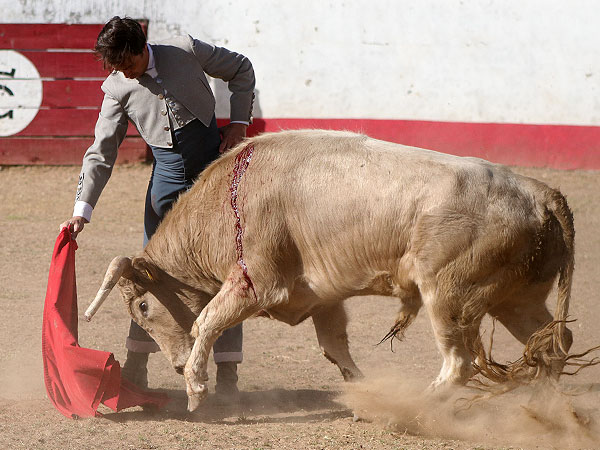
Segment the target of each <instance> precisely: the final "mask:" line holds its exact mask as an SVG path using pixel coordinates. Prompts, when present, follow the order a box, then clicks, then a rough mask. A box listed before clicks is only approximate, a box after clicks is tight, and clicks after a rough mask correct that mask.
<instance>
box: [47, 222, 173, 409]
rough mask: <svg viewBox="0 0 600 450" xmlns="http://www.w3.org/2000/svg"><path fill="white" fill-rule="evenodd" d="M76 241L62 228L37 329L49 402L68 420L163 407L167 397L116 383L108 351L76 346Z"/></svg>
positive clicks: (118, 371) (115, 365) (115, 370)
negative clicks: (108, 410)
mask: <svg viewBox="0 0 600 450" xmlns="http://www.w3.org/2000/svg"><path fill="white" fill-rule="evenodd" d="M76 249H77V242H75V240H74V239H72V238H71V233H70V232H69V231H68V230H67V229H66V228H63V229H62V230H61V232H60V234H59V235H58V238H57V239H56V244H55V246H54V253H53V254H52V261H51V263H50V274H49V276H48V290H47V292H46V302H45V304H44V320H43V324H42V357H43V360H44V382H45V384H46V391H47V392H48V398H50V401H51V402H52V403H53V404H54V406H55V407H56V409H58V411H60V413H61V414H63V415H65V416H66V417H70V418H74V419H76V418H78V417H92V416H95V417H100V416H102V414H101V413H99V412H98V411H97V409H98V405H99V404H100V403H104V404H105V405H106V406H108V407H109V408H111V409H112V410H113V411H120V410H122V409H125V408H129V407H132V406H140V405H141V406H154V407H158V408H160V407H162V406H164V405H165V404H166V403H167V402H168V401H169V398H168V397H167V395H166V394H163V393H157V392H149V391H145V390H143V389H140V388H138V387H137V386H136V385H134V384H132V383H130V382H129V381H127V380H125V379H121V366H120V365H119V363H118V361H116V360H115V358H114V356H113V354H112V353H110V352H103V351H99V350H92V349H89V348H82V347H80V346H79V344H78V343H77V339H78V331H77V286H76V283H75V250H76Z"/></svg>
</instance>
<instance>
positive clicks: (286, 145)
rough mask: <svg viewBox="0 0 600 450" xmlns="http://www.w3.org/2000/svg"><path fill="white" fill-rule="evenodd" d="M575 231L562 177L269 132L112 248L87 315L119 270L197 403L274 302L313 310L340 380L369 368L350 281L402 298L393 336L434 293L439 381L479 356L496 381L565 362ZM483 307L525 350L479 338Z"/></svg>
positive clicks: (305, 313)
mask: <svg viewBox="0 0 600 450" xmlns="http://www.w3.org/2000/svg"><path fill="white" fill-rule="evenodd" d="M573 239H574V229H573V219H572V215H571V212H570V210H569V208H568V206H567V203H566V201H565V198H564V197H563V196H562V195H561V194H560V192H558V191H556V190H553V189H551V188H549V187H548V186H546V185H545V184H544V183H541V182H539V181H536V180H534V179H531V178H527V177H524V176H521V175H518V174H515V173H513V172H511V171H510V170H509V169H508V168H506V167H504V166H500V165H495V164H492V163H489V162H487V161H484V160H481V159H476V158H460V157H455V156H450V155H446V154H442V153H437V152H433V151H428V150H422V149H417V148H412V147H406V146H402V145H397V144H392V143H388V142H383V141H378V140H374V139H371V138H369V137H366V136H363V135H356V134H351V133H345V132H331V131H319V130H305V131H289V132H281V133H273V134H265V135H262V136H259V137H256V138H252V139H249V140H247V141H245V142H244V143H243V144H242V145H240V146H238V147H237V148H236V149H235V150H233V151H231V152H230V153H228V154H226V155H224V156H223V157H221V158H220V159H219V160H218V161H216V162H215V163H213V164H212V165H211V166H210V167H209V168H208V169H207V170H206V171H205V172H204V173H203V174H202V175H201V176H200V178H199V179H198V180H197V182H196V184H195V185H194V187H193V188H192V189H191V190H190V191H189V192H188V193H186V194H184V195H182V196H181V198H180V199H179V200H178V201H177V203H176V204H175V205H174V207H173V209H172V210H171V211H170V212H169V213H168V214H167V216H166V217H165V219H164V221H163V222H162V223H161V225H160V226H159V228H158V230H157V232H156V234H155V235H154V236H153V237H152V239H151V240H150V242H149V243H148V245H147V247H146V248H145V249H144V251H143V253H142V254H141V255H140V256H137V257H134V258H132V259H130V258H126V257H117V258H115V259H114V260H113V262H112V263H111V265H110V267H109V270H108V273H107V276H106V278H105V281H104V283H103V285H102V288H101V289H100V292H99V293H98V296H97V298H96V300H95V301H94V303H93V304H92V305H91V306H90V308H89V309H88V311H87V312H86V316H87V317H88V319H89V318H90V317H91V315H92V314H93V313H94V312H95V310H96V309H97V308H98V306H99V305H100V303H101V302H102V301H103V300H104V298H106V296H107V294H108V292H109V291H110V289H111V288H112V287H113V286H114V285H115V284H116V283H117V281H118V285H119V288H120V290H121V294H122V296H123V298H124V300H125V302H126V305H127V308H128V310H129V313H130V315H131V316H132V317H133V319H134V320H135V321H136V322H137V323H138V324H140V325H141V326H142V327H143V328H144V329H145V330H146V331H148V333H149V334H150V335H151V336H152V337H153V338H154V339H155V340H156V341H157V342H158V344H159V345H160V347H161V349H162V350H163V352H164V353H165V354H166V356H167V357H168V358H169V359H170V361H171V364H172V365H173V367H174V368H175V369H176V370H177V371H178V372H179V373H183V374H184V375H185V380H186V385H187V394H188V398H189V402H188V409H190V410H194V409H195V408H197V406H198V404H199V402H200V400H201V399H202V398H203V397H204V396H205V395H206V393H207V385H206V382H207V378H208V377H207V370H206V365H207V358H208V355H209V351H210V349H211V347H212V344H213V342H214V341H215V339H216V338H217V337H218V336H219V335H220V333H221V332H222V331H223V330H225V329H226V328H228V327H231V326H232V325H234V324H237V323H239V322H241V321H243V320H244V319H246V318H248V317H250V316H253V315H257V314H260V313H264V312H266V313H268V314H269V315H270V316H272V317H274V318H276V319H278V320H281V321H284V322H286V323H289V324H291V325H296V324H298V323H300V322H301V321H303V320H304V319H306V318H308V317H311V318H312V320H313V322H314V326H315V330H316V333H317V338H318V341H319V344H320V346H321V348H322V349H323V353H324V354H325V356H326V357H327V358H328V359H330V360H331V361H332V362H334V363H335V364H337V366H338V367H339V369H340V370H341V372H342V374H343V376H344V378H345V379H352V378H354V377H357V376H360V371H359V369H358V368H357V367H356V365H355V364H354V362H353V361H352V358H351V356H350V353H349V351H348V342H347V334H346V315H345V312H344V308H343V304H342V301H343V300H344V299H346V298H348V297H350V296H356V295H367V294H376V295H383V296H392V297H396V298H397V299H398V300H399V302H400V304H401V308H400V312H399V315H398V317H397V320H396V322H395V324H394V326H393V327H392V330H391V331H390V333H389V334H390V335H396V334H398V333H402V332H403V330H404V329H405V328H406V327H407V326H408V325H409V324H410V323H411V322H412V320H413V319H414V318H415V316H416V315H417V313H418V311H419V309H420V308H421V306H425V309H426V310H427V312H428V313H429V317H430V319H431V323H432V326H433V330H434V333H435V338H436V341H437V345H438V347H439V350H440V352H441V354H442V356H443V366H442V369H441V371H440V374H439V376H438V377H437V379H436V380H435V381H434V383H433V386H441V385H446V384H451V383H464V382H466V380H468V379H469V377H470V376H471V375H472V374H473V371H474V364H473V359H474V355H477V367H478V368H479V369H480V370H482V371H483V373H484V374H487V375H488V376H490V377H495V378H500V379H501V380H502V379H508V378H510V377H511V376H514V375H515V374H518V373H520V374H521V375H520V376H527V377H534V376H537V375H539V374H540V373H554V374H555V375H558V374H559V373H560V371H561V369H562V366H563V364H564V362H565V359H566V358H567V352H568V350H569V347H570V345H571V341H572V338H571V332H570V331H569V330H568V329H567V328H566V327H565V320H566V318H567V312H568V305H569V297H570V289H571V280H572V272H573V249H574V247H573ZM557 275H559V281H558V286H559V288H558V302H557V307H556V308H555V313H554V317H553V316H552V315H551V314H550V312H549V311H548V309H547V308H546V305H545V301H546V298H547V296H548V293H549V291H550V290H551V288H552V286H553V283H554V281H555V279H556V277H557ZM486 313H488V314H490V315H491V316H493V317H494V318H496V319H498V320H499V321H500V322H501V323H502V324H504V325H505V326H506V328H508V330H509V331H510V332H511V333H512V334H513V335H514V336H515V337H516V338H517V339H518V340H519V341H521V342H522V343H523V344H527V342H528V340H529V346H527V347H526V356H527V358H525V359H526V360H525V361H522V363H521V364H517V365H515V366H509V367H503V366H497V365H494V364H493V362H491V361H490V360H489V359H488V358H487V356H486V355H485V354H484V353H483V352H482V350H481V348H482V347H481V343H480V337H479V326H480V322H481V319H482V317H483V316H484V315H485V314H486ZM544 327H545V328H544ZM382 328H383V325H382ZM386 328H387V327H386ZM540 330H541V331H540ZM532 336H533V338H532V339H531V340H530V338H531V337H532ZM530 366H531V368H529V367H530Z"/></svg>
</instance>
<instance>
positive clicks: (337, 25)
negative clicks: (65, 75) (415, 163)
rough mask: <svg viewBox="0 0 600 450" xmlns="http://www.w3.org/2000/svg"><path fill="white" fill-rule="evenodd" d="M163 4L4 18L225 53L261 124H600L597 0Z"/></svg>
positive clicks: (34, 4) (75, 5) (11, 6)
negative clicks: (187, 40)
mask: <svg viewBox="0 0 600 450" xmlns="http://www.w3.org/2000/svg"><path fill="white" fill-rule="evenodd" d="M163 1H164V0H145V1H141V0H102V1H96V0H94V1H82V0H21V1H19V2H15V1H14V0H0V6H1V7H2V12H3V13H2V16H1V18H0V20H1V21H2V22H6V23H14V22H27V23H32V22H46V23H60V22H70V23H97V22H106V21H107V20H108V19H110V17H112V16H113V15H129V16H131V17H134V18H148V19H149V20H150V26H149V37H150V40H158V39H161V38H164V37H166V36H169V35H171V34H181V33H190V34H192V35H193V36H195V37H198V38H200V39H204V40H207V41H209V42H213V43H215V44H217V45H223V46H226V47H228V48H230V49H232V50H236V51H239V52H241V53H244V54H246V55H247V56H249V57H250V58H251V60H252V62H253V64H254V66H255V70H256V73H257V89H258V91H259V105H258V106H259V111H257V112H258V114H255V115H256V116H259V117H260V116H262V117H265V118H284V117H299V118H310V117H316V118H381V119H383V118H385V119H421V120H436V121H466V122H499V123H540V124H542V123H543V124H549V123H554V124H576V125H600V98H599V93H600V89H599V88H600V57H599V54H600V26H599V25H598V24H600V2H597V1H591V0H587V1H583V0H582V1H579V0H574V1H571V2H567V1H564V0H545V1H543V0H503V1H501V0H496V1H494V0H487V1H483V0H481V1H475V0H471V1H469V0H462V1H461V0H355V1H328V0H302V1H298V0H277V1H276V0H256V1H254V2H247V1H241V0H229V1H227V0H201V1H199V0H188V1H182V0H180V1H171V2H166V4H167V6H166V7H163V6H161V5H162V4H163ZM92 45H93V43H90V46H92ZM217 90H218V91H219V92H220V91H221V88H220V87H219V88H218V89H217ZM220 100H221V101H220V103H219V108H218V113H219V114H218V115H219V116H221V117H222V116H225V115H226V113H225V112H224V111H223V108H224V106H223V105H225V104H226V101H224V100H223V99H220Z"/></svg>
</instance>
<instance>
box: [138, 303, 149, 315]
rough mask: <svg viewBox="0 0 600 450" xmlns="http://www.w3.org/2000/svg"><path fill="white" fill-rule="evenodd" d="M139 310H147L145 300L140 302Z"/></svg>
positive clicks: (143, 311) (144, 311) (145, 311)
mask: <svg viewBox="0 0 600 450" xmlns="http://www.w3.org/2000/svg"><path fill="white" fill-rule="evenodd" d="M140 311H142V313H144V314H146V313H147V312H148V304H147V303H146V302H141V303H140Z"/></svg>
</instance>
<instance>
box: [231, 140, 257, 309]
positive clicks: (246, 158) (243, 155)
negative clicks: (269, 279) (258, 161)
mask: <svg viewBox="0 0 600 450" xmlns="http://www.w3.org/2000/svg"><path fill="white" fill-rule="evenodd" d="M253 152H254V145H252V144H248V145H247V146H246V147H244V148H243V149H242V151H240V152H239V153H238V154H237V155H236V157H235V164H234V166H233V179H232V180H231V186H230V188H229V192H230V193H231V207H232V208H233V213H234V215H235V230H236V236H235V247H236V250H237V257H238V260H237V263H238V265H239V266H240V267H241V268H242V272H243V273H244V278H245V279H246V281H247V282H248V285H249V286H250V287H251V288H252V292H254V296H255V297H257V295H256V291H255V290H254V284H253V283H252V280H251V279H250V276H249V275H248V267H247V266H246V263H245V262H244V246H243V244H242V236H243V235H244V230H243V228H242V222H241V216H240V209H239V207H238V186H239V184H240V181H241V180H242V177H243V176H244V173H245V172H246V169H247V168H248V165H249V164H250V160H251V159H252V153H253Z"/></svg>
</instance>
